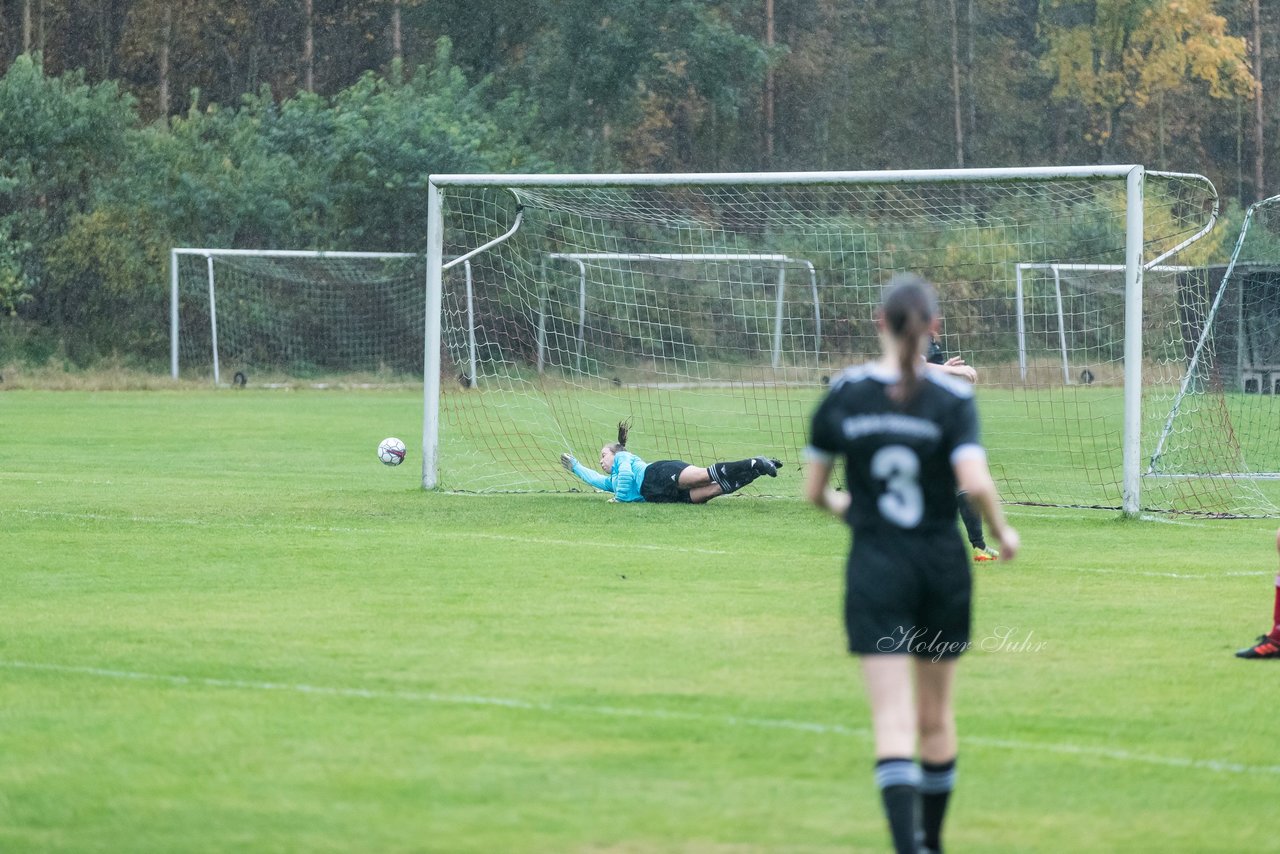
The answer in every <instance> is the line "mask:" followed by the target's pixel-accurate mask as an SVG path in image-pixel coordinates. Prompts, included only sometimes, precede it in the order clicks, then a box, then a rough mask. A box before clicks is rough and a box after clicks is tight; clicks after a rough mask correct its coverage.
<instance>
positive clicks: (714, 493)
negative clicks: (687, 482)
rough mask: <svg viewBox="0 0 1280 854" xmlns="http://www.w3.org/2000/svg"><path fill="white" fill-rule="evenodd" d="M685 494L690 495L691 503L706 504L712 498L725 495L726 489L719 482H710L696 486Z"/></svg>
mask: <svg viewBox="0 0 1280 854" xmlns="http://www.w3.org/2000/svg"><path fill="white" fill-rule="evenodd" d="M685 494H686V495H688V496H689V503H690V504H706V503H707V502H708V501H710V500H711V499H713V498H718V497H719V496H721V495H724V490H723V489H721V488H720V484H718V483H709V484H707V485H706V486H695V487H694V488H693V489H690V490H689V491H688V492H686V493H685Z"/></svg>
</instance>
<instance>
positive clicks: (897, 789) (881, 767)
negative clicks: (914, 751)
mask: <svg viewBox="0 0 1280 854" xmlns="http://www.w3.org/2000/svg"><path fill="white" fill-rule="evenodd" d="M876 785H877V786H879V787H880V800H881V801H882V802H883V803H884V814H885V817H886V818H888V819H889V833H891V834H892V835H893V850H894V851H896V852H897V854H915V852H916V796H917V792H918V791H919V787H920V769H919V767H917V766H916V763H914V762H912V761H911V760H910V759H898V758H891V759H881V760H879V761H878V762H876Z"/></svg>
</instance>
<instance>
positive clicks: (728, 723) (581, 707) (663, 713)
mask: <svg viewBox="0 0 1280 854" xmlns="http://www.w3.org/2000/svg"><path fill="white" fill-rule="evenodd" d="M0 668H7V669H9V670H26V671H36V672H44V673H65V674H73V675H77V676H89V677H95V678H100V679H116V680H122V681H132V682H155V683H161V684H166V685H173V686H176V687H203V688H226V689H233V690H240V691H276V692H282V693H290V694H303V695H310V696H320V697H335V698H340V699H358V700H391V701H396V702H406V703H427V704H438V705H454V706H481V707H485V706H487V707H494V708H503V709H516V710H520V711H531V712H545V713H548V714H557V713H564V714H580V715H601V716H607V717H625V718H640V719H648V720H671V721H688V722H691V723H704V724H708V725H710V726H713V727H746V728H752V729H774V730H788V731H792V732H808V733H814V734H816V735H835V736H843V737H852V738H860V739H870V737H871V732H870V730H868V729H866V728H863V727H848V726H844V725H842V724H825V723H818V722H813V721H797V720H789V719H786V718H756V717H740V716H738V715H714V714H705V713H701V712H682V711H675V710H671V709H644V708H636V707H627V706H609V705H588V704H583V703H548V702H541V701H534V700H521V699H516V698H510V697H485V696H480V695H472V694H441V693H437V692H434V691H407V690H382V689H377V688H348V687H339V686H324V685H308V684H298V683H288V682H258V681H254V680H248V679H215V678H211V677H204V676H178V675H171V674H164V673H141V672H136V671H131V670H111V669H107V668H101V667H77V666H72V665H65V664H42V663H38V662H30V661H5V660H0ZM962 738H963V740H964V742H965V743H966V744H975V745H979V746H982V747H994V748H1000V749H1004V750H1016V751H1019V752H1023V753H1035V752H1037V751H1038V752H1049V753H1057V754H1061V755H1065V756H1079V757H1085V758H1090V759H1105V760H1110V761H1113V762H1120V763H1125V764H1133V765H1157V766H1163V767H1168V768H1189V769H1198V770H1203V771H1216V772H1220V773H1229V774H1266V775H1272V776H1280V765H1246V764H1244V763H1240V762H1230V761H1226V760H1221V759H1191V758H1189V757H1184V756H1162V755H1159V754H1150V753H1136V752H1134V751H1130V750H1121V749H1114V748H1109V747H1097V746H1090V745H1083V744H1067V743H1053V742H1048V743H1045V742H1030V741H1019V740H1017V739H1009V738H988V737H986V736H980V735H978V736H975V735H968V734H965V735H963V736H962Z"/></svg>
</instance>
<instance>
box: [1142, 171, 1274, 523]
mask: <svg viewBox="0 0 1280 854" xmlns="http://www.w3.org/2000/svg"><path fill="white" fill-rule="evenodd" d="M1208 274H1209V275H1208V276H1207V278H1206V281H1204V282H1203V283H1201V285H1200V287H1198V288H1196V289H1195V290H1194V291H1193V292H1191V293H1189V294H1188V296H1189V297H1190V299H1189V300H1188V301H1187V305H1186V307H1185V309H1184V315H1183V317H1182V328H1183V330H1184V331H1185V333H1186V334H1185V335H1184V341H1185V344H1186V349H1187V358H1186V360H1185V361H1184V362H1183V363H1182V367H1183V371H1182V373H1181V375H1180V376H1179V383H1178V386H1177V390H1176V393H1175V394H1174V395H1173V396H1172V399H1171V400H1170V401H1168V403H1167V405H1166V406H1165V407H1164V408H1163V409H1161V410H1159V411H1158V414H1159V415H1160V416H1161V423H1160V431H1159V434H1158V436H1157V438H1156V441H1155V445H1154V448H1153V450H1152V451H1151V453H1150V455H1149V458H1148V460H1147V470H1146V479H1147V480H1149V481H1154V480H1170V481H1174V482H1183V483H1186V484H1188V486H1185V487H1184V489H1191V488H1200V489H1212V488H1216V487H1217V485H1218V484H1221V483H1224V482H1225V483H1228V484H1230V485H1231V487H1232V488H1233V490H1234V491H1235V492H1236V493H1238V494H1239V495H1240V496H1242V499H1247V500H1248V502H1249V503H1248V504H1247V505H1246V506H1245V507H1244V508H1243V512H1249V513H1253V514H1258V515H1269V516H1273V515H1280V511H1278V510H1277V506H1278V505H1280V488H1278V487H1277V484H1278V482H1280V196H1273V197H1271V198H1268V199H1264V200H1263V201H1261V202H1258V203H1256V204H1255V205H1253V206H1252V207H1250V208H1249V210H1248V211H1247V212H1246V214H1245V218H1244V222H1243V224H1242V226H1241V229H1240V233H1239V236H1238V238H1237V240H1236V243H1235V247H1234V250H1233V252H1232V253H1231V256H1230V259H1229V260H1228V261H1227V263H1226V264H1225V265H1217V266H1214V267H1211V268H1210V269H1209V270H1208Z"/></svg>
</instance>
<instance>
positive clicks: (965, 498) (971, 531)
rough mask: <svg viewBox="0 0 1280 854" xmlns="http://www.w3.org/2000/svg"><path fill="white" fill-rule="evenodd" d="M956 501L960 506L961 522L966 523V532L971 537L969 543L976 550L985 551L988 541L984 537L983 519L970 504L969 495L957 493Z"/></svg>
mask: <svg viewBox="0 0 1280 854" xmlns="http://www.w3.org/2000/svg"><path fill="white" fill-rule="evenodd" d="M956 499H957V501H956V503H957V504H959V505H960V520H961V521H962V522H964V530H965V533H966V534H968V535H969V542H970V543H972V544H973V547H974V548H975V549H985V548H986V547H987V541H986V539H985V538H984V537H983V536H982V517H981V516H979V515H978V511H977V510H974V509H973V505H972V504H970V503H969V495H968V493H965V492H957V493H956Z"/></svg>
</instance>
